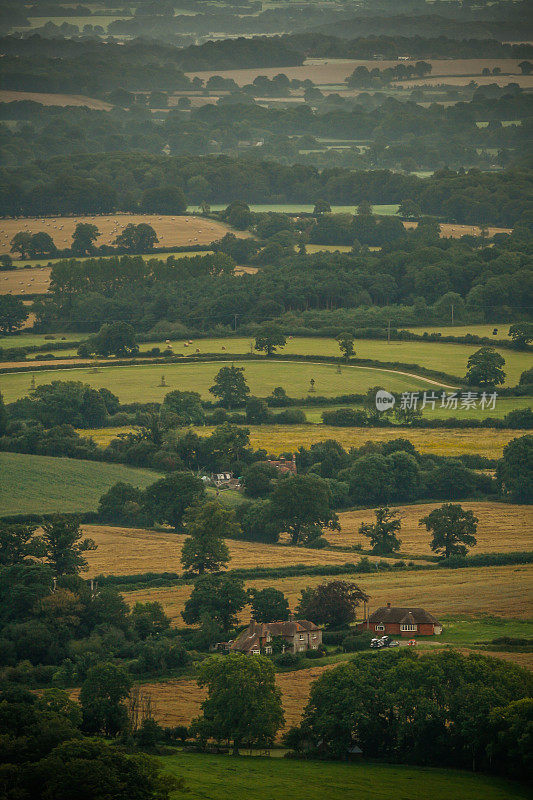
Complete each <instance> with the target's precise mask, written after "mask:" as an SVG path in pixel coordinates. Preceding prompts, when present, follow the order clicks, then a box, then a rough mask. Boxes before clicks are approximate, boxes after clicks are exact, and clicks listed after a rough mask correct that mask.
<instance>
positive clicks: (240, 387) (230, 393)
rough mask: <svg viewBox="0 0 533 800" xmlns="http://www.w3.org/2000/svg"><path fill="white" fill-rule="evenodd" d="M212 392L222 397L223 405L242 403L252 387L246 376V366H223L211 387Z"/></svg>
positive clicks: (233, 406) (233, 405) (229, 406)
mask: <svg viewBox="0 0 533 800" xmlns="http://www.w3.org/2000/svg"><path fill="white" fill-rule="evenodd" d="M209 391H210V392H211V394H213V395H214V396H215V397H218V398H220V400H221V402H222V405H224V406H226V407H227V408H235V406H239V405H242V404H243V403H244V402H245V400H246V397H247V396H248V395H249V394H250V388H249V386H248V384H247V383H246V379H245V377H244V367H235V366H233V365H232V366H231V367H222V369H220V370H219V371H218V372H217V374H216V376H215V383H214V384H213V386H211V388H210V389H209Z"/></svg>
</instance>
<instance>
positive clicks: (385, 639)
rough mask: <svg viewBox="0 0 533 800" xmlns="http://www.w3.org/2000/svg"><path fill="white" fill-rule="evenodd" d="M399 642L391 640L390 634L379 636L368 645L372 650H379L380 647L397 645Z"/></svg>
mask: <svg viewBox="0 0 533 800" xmlns="http://www.w3.org/2000/svg"><path fill="white" fill-rule="evenodd" d="M399 644H400V643H399V642H397V641H394V640H392V639H391V637H390V636H380V637H379V638H374V639H372V640H371V642H370V647H371V648H372V649H373V650H376V649H378V650H379V649H381V648H382V647H398V646H399Z"/></svg>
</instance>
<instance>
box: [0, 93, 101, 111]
mask: <svg viewBox="0 0 533 800" xmlns="http://www.w3.org/2000/svg"><path fill="white" fill-rule="evenodd" d="M20 100H31V101H32V102H34V103H41V105H43V106H86V107H87V108H92V109H95V110H97V111H109V110H110V109H111V108H113V106H112V105H111V103H106V102H105V101H104V100H97V99H96V98H95V97H86V96H85V95H83V94H45V93H44V92H14V91H10V90H8V89H1V90H0V103H13V102H15V101H20Z"/></svg>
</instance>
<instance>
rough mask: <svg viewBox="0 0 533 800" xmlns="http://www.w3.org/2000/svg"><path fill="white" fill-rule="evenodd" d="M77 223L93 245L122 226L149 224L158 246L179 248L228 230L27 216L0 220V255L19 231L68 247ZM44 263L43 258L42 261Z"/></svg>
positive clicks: (184, 220)
mask: <svg viewBox="0 0 533 800" xmlns="http://www.w3.org/2000/svg"><path fill="white" fill-rule="evenodd" d="M79 222H88V223H90V224H92V225H96V227H97V228H98V230H99V231H100V233H101V236H100V237H99V238H98V239H97V240H96V242H95V244H96V245H97V246H100V245H102V244H106V245H110V244H112V243H113V241H114V239H115V238H116V237H117V236H118V234H119V233H121V232H122V231H123V230H124V228H125V227H126V225H129V224H133V225H139V224H140V223H146V224H148V225H151V226H152V227H153V229H154V230H155V232H156V233H157V237H158V239H159V246H160V247H174V246H175V247H183V246H186V245H189V246H193V247H194V246H195V245H206V244H211V242H213V241H215V240H216V239H220V238H222V237H223V236H224V235H225V234H226V233H227V232H228V231H229V230H230V228H229V227H228V226H227V225H224V224H223V223H222V222H216V221H214V220H212V219H205V218H201V219H200V218H199V217H194V216H188V215H187V214H184V215H183V216H178V215H175V216H162V215H158V214H119V213H117V214H107V215H103V216H87V217H81V216H80V217H78V216H75V217H44V218H43V217H27V218H24V219H12V218H9V219H3V220H2V221H1V222H0V254H1V253H9V252H10V247H11V245H10V242H11V239H12V238H13V236H14V235H15V234H16V233H18V232H19V231H23V232H25V233H39V232H40V231H44V232H45V233H48V234H49V235H50V236H51V237H52V239H53V240H54V243H55V245H56V247H59V248H65V247H70V245H71V243H72V234H73V233H74V230H75V228H76V225H77V224H78V223H79ZM233 232H234V233H235V235H236V236H239V237H241V238H245V237H246V236H248V235H249V234H248V233H247V232H246V231H233ZM42 260H43V261H44V262H45V263H46V259H45V258H43V259H42Z"/></svg>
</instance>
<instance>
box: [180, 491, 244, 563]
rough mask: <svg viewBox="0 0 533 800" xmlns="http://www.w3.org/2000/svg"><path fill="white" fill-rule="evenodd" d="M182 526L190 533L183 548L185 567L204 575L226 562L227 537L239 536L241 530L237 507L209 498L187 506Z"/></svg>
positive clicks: (227, 552) (228, 555)
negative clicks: (221, 503) (229, 506)
mask: <svg viewBox="0 0 533 800" xmlns="http://www.w3.org/2000/svg"><path fill="white" fill-rule="evenodd" d="M183 527H184V528H185V533H187V534H188V536H189V538H188V539H186V540H185V542H184V543H183V547H182V550H181V563H182V564H183V567H184V569H185V570H187V571H188V572H192V573H196V574H197V575H203V574H204V572H219V571H220V569H221V568H222V567H225V566H227V564H228V562H229V560H230V554H229V550H228V546H227V545H226V543H225V541H224V539H226V538H228V539H235V538H238V536H239V533H240V525H239V523H238V522H237V521H236V517H235V511H233V510H232V509H229V508H223V507H222V506H221V505H220V504H219V503H216V502H214V501H213V500H208V501H207V502H205V503H202V504H201V505H196V506H191V507H190V508H188V509H187V511H186V513H185V516H184V519H183Z"/></svg>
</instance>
